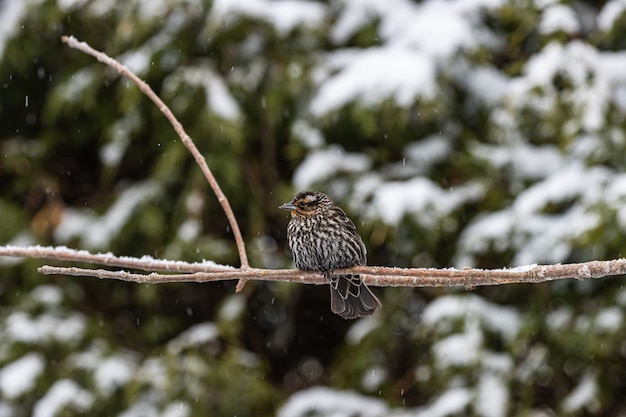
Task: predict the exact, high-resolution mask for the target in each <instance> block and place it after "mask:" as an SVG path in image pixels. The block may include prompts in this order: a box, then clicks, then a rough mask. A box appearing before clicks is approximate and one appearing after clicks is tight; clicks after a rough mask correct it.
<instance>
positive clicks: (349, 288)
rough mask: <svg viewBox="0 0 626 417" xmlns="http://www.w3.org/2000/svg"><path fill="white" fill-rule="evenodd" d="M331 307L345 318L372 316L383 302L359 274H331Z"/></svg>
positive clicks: (329, 277)
mask: <svg viewBox="0 0 626 417" xmlns="http://www.w3.org/2000/svg"><path fill="white" fill-rule="evenodd" d="M326 278H328V279H329V280H330V308H331V310H332V311H333V313H335V314H338V315H340V316H341V317H343V318H344V319H356V318H358V317H363V316H370V315H372V314H374V312H375V311H376V310H378V309H379V308H380V307H381V306H382V304H381V303H380V301H379V300H378V298H376V296H375V295H374V294H372V291H370V289H369V288H367V286H366V285H365V284H364V283H363V282H362V281H361V277H359V276H358V275H330V274H328V275H327V276H326Z"/></svg>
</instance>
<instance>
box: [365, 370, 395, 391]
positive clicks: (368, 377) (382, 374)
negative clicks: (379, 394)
mask: <svg viewBox="0 0 626 417" xmlns="http://www.w3.org/2000/svg"><path fill="white" fill-rule="evenodd" d="M388 377H389V374H388V372H387V369H385V368H384V367H382V366H373V367H371V368H369V369H368V370H366V371H365V373H364V374H363V377H362V378H361V386H362V387H363V389H364V390H365V391H367V392H373V391H376V390H378V389H380V387H381V385H382V384H384V383H385V382H386V381H387V380H388Z"/></svg>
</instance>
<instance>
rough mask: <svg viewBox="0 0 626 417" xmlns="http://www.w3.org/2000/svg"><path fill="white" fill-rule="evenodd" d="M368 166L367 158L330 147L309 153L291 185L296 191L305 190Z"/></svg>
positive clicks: (336, 147)
mask: <svg viewBox="0 0 626 417" xmlns="http://www.w3.org/2000/svg"><path fill="white" fill-rule="evenodd" d="M369 166H370V160H369V158H368V157H367V156H365V155H363V154H358V153H349V152H345V151H344V149H343V148H342V147H341V146H338V145H331V146H329V147H328V148H326V149H320V150H316V151H312V152H310V153H309V154H308V155H307V157H306V158H305V159H304V161H302V163H301V164H300V166H299V167H298V169H297V170H296V172H295V173H294V175H293V183H294V185H295V187H296V188H297V189H298V190H305V189H307V188H309V187H310V186H311V185H313V184H314V183H316V182H319V181H323V180H324V179H327V178H330V177H332V176H333V175H336V174H337V173H339V172H361V171H364V170H366V169H368V168H369Z"/></svg>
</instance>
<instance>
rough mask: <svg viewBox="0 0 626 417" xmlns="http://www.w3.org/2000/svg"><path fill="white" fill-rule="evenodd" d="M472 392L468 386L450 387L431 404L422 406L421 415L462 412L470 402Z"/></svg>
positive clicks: (442, 416)
mask: <svg viewBox="0 0 626 417" xmlns="http://www.w3.org/2000/svg"><path fill="white" fill-rule="evenodd" d="M471 400H472V393H471V391H469V390H468V389H466V388H450V389H449V390H447V391H445V392H444V393H443V394H441V395H440V396H439V397H438V398H437V399H436V400H435V401H434V402H433V403H432V404H431V405H429V406H426V407H420V408H419V409H418V412H417V413H416V415H418V416H419V417H445V416H449V415H454V414H460V413H461V412H462V411H463V410H465V408H466V407H467V406H468V405H469V404H470V402H471Z"/></svg>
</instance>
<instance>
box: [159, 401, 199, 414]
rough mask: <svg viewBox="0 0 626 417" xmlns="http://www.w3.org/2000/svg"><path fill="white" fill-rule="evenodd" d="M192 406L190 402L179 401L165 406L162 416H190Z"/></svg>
mask: <svg viewBox="0 0 626 417" xmlns="http://www.w3.org/2000/svg"><path fill="white" fill-rule="evenodd" d="M192 410H193V409H192V408H191V406H190V405H189V404H187V403H183V402H177V403H173V404H170V405H168V406H167V407H165V409H164V410H163V412H162V413H161V417H188V416H191V412H192Z"/></svg>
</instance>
